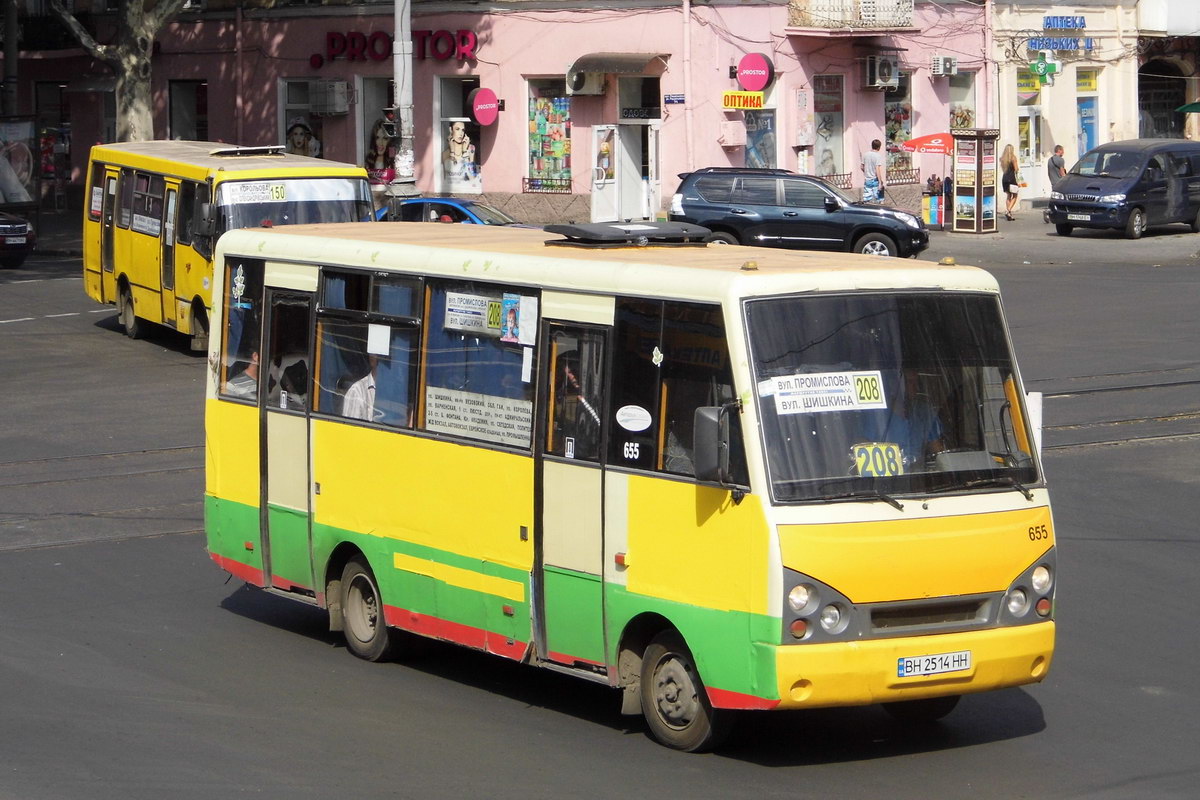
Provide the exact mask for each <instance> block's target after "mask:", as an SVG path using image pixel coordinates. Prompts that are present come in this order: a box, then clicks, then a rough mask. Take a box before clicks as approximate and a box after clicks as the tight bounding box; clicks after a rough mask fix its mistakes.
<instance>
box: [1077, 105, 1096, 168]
mask: <svg viewBox="0 0 1200 800" xmlns="http://www.w3.org/2000/svg"><path fill="white" fill-rule="evenodd" d="M1075 102H1076V104H1077V108H1078V110H1079V142H1078V146H1079V155H1081V156H1082V155H1083V154H1084V153H1086V152H1087V151H1089V150H1091V149H1092V148H1093V147H1095V146H1096V145H1097V144H1099V142H1097V141H1096V98H1094V97H1080V98H1078V99H1076V101H1075Z"/></svg>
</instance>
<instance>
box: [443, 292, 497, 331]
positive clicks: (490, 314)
mask: <svg viewBox="0 0 1200 800" xmlns="http://www.w3.org/2000/svg"><path fill="white" fill-rule="evenodd" d="M503 316H504V311H503V305H502V303H501V300H500V298H499V297H485V296H483V295H478V294H464V293H462V292H446V323H445V326H446V330H448V331H459V332H460V333H466V334H470V335H474V336H488V337H492V338H499V336H500V323H501V320H502V318H503Z"/></svg>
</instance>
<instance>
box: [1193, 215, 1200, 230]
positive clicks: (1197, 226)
mask: <svg viewBox="0 0 1200 800" xmlns="http://www.w3.org/2000/svg"><path fill="white" fill-rule="evenodd" d="M1191 224H1192V233H1200V211H1197V212H1196V216H1195V217H1193V218H1192V223H1191Z"/></svg>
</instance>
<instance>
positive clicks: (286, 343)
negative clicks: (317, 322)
mask: <svg viewBox="0 0 1200 800" xmlns="http://www.w3.org/2000/svg"><path fill="white" fill-rule="evenodd" d="M271 305H272V309H271V329H272V330H271V338H270V340H269V341H270V343H271V353H270V354H269V356H268V362H267V363H268V378H267V400H266V403H267V405H268V406H269V407H271V408H281V409H290V410H293V411H303V410H304V407H305V405H306V403H307V401H308V382H309V379H308V331H309V328H310V326H311V320H310V319H309V310H308V305H307V304H303V305H301V304H296V303H294V302H293V303H289V302H288V301H287V299H286V298H281V299H277V300H274V301H273V302H272V303H271Z"/></svg>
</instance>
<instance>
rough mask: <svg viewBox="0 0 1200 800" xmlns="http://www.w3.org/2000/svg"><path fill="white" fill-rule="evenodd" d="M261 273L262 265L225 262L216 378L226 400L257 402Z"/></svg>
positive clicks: (232, 260) (241, 261)
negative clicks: (221, 323) (222, 316)
mask: <svg viewBox="0 0 1200 800" xmlns="http://www.w3.org/2000/svg"><path fill="white" fill-rule="evenodd" d="M263 271H264V265H263V262H262V261H257V260H251V259H235V258H231V259H229V260H228V261H226V262H225V297H224V298H223V303H224V307H225V314H224V320H225V327H224V330H223V331H222V341H221V368H220V375H219V376H218V377H219V383H220V393H221V394H223V395H225V396H227V397H236V398H239V399H242V400H256V399H257V398H258V375H259V362H260V353H259V342H260V341H262V296H263Z"/></svg>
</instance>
